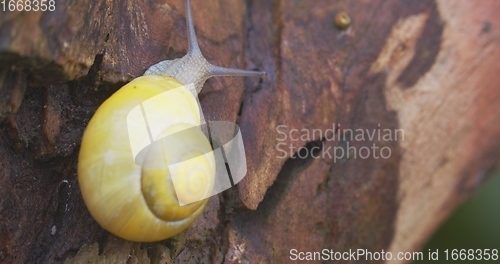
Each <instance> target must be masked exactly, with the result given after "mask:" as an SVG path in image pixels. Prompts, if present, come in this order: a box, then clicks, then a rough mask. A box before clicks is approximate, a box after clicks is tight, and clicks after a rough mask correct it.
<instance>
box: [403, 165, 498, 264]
mask: <svg viewBox="0 0 500 264" xmlns="http://www.w3.org/2000/svg"><path fill="white" fill-rule="evenodd" d="M429 249H430V250H431V251H435V250H436V249H439V260H438V261H432V260H428V252H429ZM446 249H448V256H449V258H451V250H452V249H497V250H498V251H500V171H497V172H496V173H495V175H494V176H493V177H492V178H491V179H489V180H488V182H486V183H485V184H484V185H483V186H482V187H481V188H480V189H479V190H478V191H477V192H476V193H475V194H474V195H473V197H471V199H470V200H468V201H467V202H465V203H464V204H462V205H461V206H460V207H459V208H458V209H457V210H456V211H455V212H454V213H453V215H451V216H450V218H449V219H448V220H447V221H446V222H445V223H443V225H442V226H441V227H440V228H439V229H438V230H437V231H436V233H435V234H434V235H433V237H432V238H431V240H430V241H429V242H428V243H427V245H426V246H425V247H424V249H423V250H422V252H423V253H424V260H422V261H414V262H413V263H414V264H425V263H443V262H444V263H500V252H499V253H498V254H499V258H498V260H496V261H495V260H490V261H485V260H482V261H468V260H467V261H460V260H458V261H451V260H449V261H447V262H446V261H445V253H444V250H446Z"/></svg>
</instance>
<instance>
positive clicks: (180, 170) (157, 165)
mask: <svg viewBox="0 0 500 264" xmlns="http://www.w3.org/2000/svg"><path fill="white" fill-rule="evenodd" d="M189 5H190V4H189V0H186V11H187V12H186V19H187V25H188V26H187V28H188V40H189V41H188V42H189V50H188V54H187V55H186V56H184V57H183V58H181V59H176V60H170V61H162V62H160V63H157V64H155V65H153V66H151V67H150V68H149V69H148V70H147V71H146V72H145V75H144V76H141V77H138V78H136V79H134V80H132V81H131V82H130V83H128V84H126V85H125V86H123V87H122V88H120V89H119V90H118V91H117V92H116V93H114V94H113V95H112V96H111V97H110V98H108V99H107V100H106V101H105V102H104V103H103V104H102V105H101V106H100V107H99V108H98V109H97V111H96V112H95V114H94V116H93V117H92V118H91V120H90V121H89V124H88V126H87V128H86V130H85V132H84V135H83V139H82V145H81V149H80V153H79V159H78V182H79V185H80V188H81V192H82V196H83V200H84V201H85V204H86V205H87V208H88V209H89V212H90V213H91V215H92V216H93V217H94V219H95V220H96V221H97V222H98V223H99V224H100V225H101V226H102V227H103V228H104V229H106V230H108V231H109V232H111V233H113V234H114V235H116V236H119V237H121V238H124V239H127V240H131V241H138V242H149V241H158V240H163V239H166V238H169V237H171V236H174V235H176V234H178V233H179V232H181V231H182V230H184V229H186V228H187V227H188V226H189V225H190V224H191V223H192V222H193V221H194V220H195V219H196V218H197V217H198V216H199V215H200V214H201V213H202V212H203V209H204V208H205V206H206V203H207V200H208V199H207V197H209V196H210V193H211V189H212V188H213V184H214V180H215V171H216V168H215V164H216V163H215V159H214V156H213V154H212V149H211V144H210V142H209V140H208V139H207V137H206V136H205V134H204V133H203V131H202V130H201V129H200V125H201V123H202V122H201V120H202V114H201V110H200V106H199V103H198V101H197V98H196V93H198V92H199V91H200V90H201V88H202V86H203V84H204V82H205V81H206V80H207V79H208V78H210V77H212V76H259V75H263V74H264V73H263V72H256V71H245V70H238V69H229V68H222V67H218V66H214V65H211V64H210V63H208V61H206V59H205V58H204V57H203V55H202V54H201V51H200V49H199V47H198V43H197V41H196V36H195V34H194V27H193V23H192V16H191V10H190V6H189ZM190 84H192V85H190ZM174 187H175V188H174Z"/></svg>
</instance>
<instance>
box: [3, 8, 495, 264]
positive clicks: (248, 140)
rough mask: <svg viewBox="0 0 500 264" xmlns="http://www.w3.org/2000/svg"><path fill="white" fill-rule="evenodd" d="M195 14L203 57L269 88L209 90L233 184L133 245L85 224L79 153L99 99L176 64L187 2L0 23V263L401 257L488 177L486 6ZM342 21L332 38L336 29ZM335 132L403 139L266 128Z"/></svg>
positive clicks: (232, 83) (491, 124)
mask: <svg viewBox="0 0 500 264" xmlns="http://www.w3.org/2000/svg"><path fill="white" fill-rule="evenodd" d="M192 6H193V9H194V11H193V12H194V13H193V14H194V20H195V26H196V29H197V35H198V38H199V40H200V42H201V43H200V46H201V49H202V50H203V52H204V54H205V55H206V56H207V57H208V59H209V61H211V62H213V63H214V64H218V65H224V66H228V67H229V66H230V67H240V68H245V67H246V68H258V69H262V70H266V71H267V72H268V75H267V77H266V78H264V79H263V80H258V79H255V78H247V79H246V80H244V79H242V78H217V79H213V80H210V81H208V82H207V84H206V86H205V89H204V91H203V92H202V93H201V94H200V99H201V101H202V106H203V107H204V112H205V115H206V117H207V118H208V119H211V120H229V121H235V122H238V123H239V125H240V126H241V129H242V133H243V137H244V141H245V149H246V154H247V161H248V174H247V176H246V178H245V179H244V180H243V182H241V183H240V184H239V185H238V188H234V189H231V190H228V191H227V192H225V193H223V194H222V195H220V196H218V197H213V198H211V200H210V203H209V206H208V208H207V210H206V212H205V213H204V215H203V216H202V217H201V218H200V219H199V220H198V221H197V222H196V223H195V224H194V225H193V226H192V227H191V228H189V229H188V230H186V231H185V232H183V233H182V234H180V235H178V236H176V237H175V238H173V239H169V240H167V241H164V242H160V243H148V244H137V243H131V242H127V241H123V240H121V239H119V238H116V237H114V236H112V235H110V234H108V233H107V232H106V231H104V230H102V229H101V228H100V227H99V226H98V225H97V224H96V222H95V221H94V220H93V219H92V218H91V217H90V215H89V213H88V211H87V209H86V208H85V205H84V203H83V200H82V199H81V195H80V191H79V188H78V183H77V179H76V164H77V156H78V149H79V144H80V139H81V136H82V133H83V131H84V129H85V125H86V123H87V122H88V120H89V119H90V117H91V116H92V114H93V112H94V111H95V109H96V108H97V107H98V105H99V104H101V103H102V102H103V101H104V100H105V99H106V98H107V97H109V96H110V95H111V94H112V93H113V92H114V91H116V90H117V89H118V88H119V87H120V86H121V85H123V83H125V82H127V81H129V80H131V79H132V78H134V77H136V76H139V75H141V74H142V72H143V71H144V70H145V69H146V68H147V67H148V66H149V65H151V64H153V63H156V62H157V61H160V60H163V59H166V58H175V57H179V56H182V55H183V54H184V53H185V50H186V47H187V41H186V37H185V23H184V10H185V8H184V1H181V0H162V1H160V0H158V1H102V0H97V1H90V0H82V1H57V8H56V11H54V12H46V13H41V12H39V13H33V12H32V13H26V12H24V13H19V12H14V13H12V12H3V13H0V85H1V87H0V94H1V95H2V97H1V99H0V120H1V122H2V123H1V135H2V136H1V137H0V261H4V262H6V263H13V262H52V261H55V262H63V261H67V262H68V263H86V262H87V261H91V262H95V261H100V262H104V263H106V262H108V263H116V262H125V261H128V262H130V263H145V262H147V261H151V262H152V263H156V262H162V263H163V262H172V260H174V261H176V262H182V261H193V260H194V261H198V262H217V263H218V262H226V263H259V262H261V263H264V262H270V261H271V262H276V263H280V262H282V261H286V260H288V258H289V250H290V249H291V248H296V249H298V250H300V251H314V250H316V251H317V250H321V249H322V248H331V249H333V250H336V251H347V250H349V249H358V248H365V249H369V250H371V251H380V250H382V249H384V250H386V251H387V250H390V251H392V252H398V251H414V250H419V248H420V247H421V246H422V244H423V242H425V239H426V238H428V236H429V235H430V234H431V232H432V231H433V230H434V229H435V227H436V226H437V225H438V224H439V223H440V221H442V220H443V219H444V218H445V217H446V216H447V215H448V214H449V213H450V211H451V210H452V209H453V208H454V207H455V206H456V205H457V204H458V203H459V202H461V201H462V200H463V199H464V198H466V197H467V196H468V195H470V193H472V191H473V190H475V189H476V188H477V187H478V186H479V185H480V184H481V183H482V182H483V181H484V180H485V179H486V178H487V177H488V175H490V172H491V170H492V169H493V168H494V167H495V166H496V165H498V162H499V160H500V142H499V140H498V139H499V138H500V120H499V117H500V108H499V107H498V105H499V104H500V87H499V83H500V75H498V73H499V72H500V62H499V59H500V43H499V41H500V17H499V16H498V15H497V12H498V10H500V2H498V1H495V0H490V1H487V0H484V1H481V3H476V2H475V1H447V0H436V1H433V0H422V1H410V0H407V1H395V0H394V1H393V0H388V1H386V0H384V1H347V0H344V1H326V0H318V1H292V0H290V1H288V0H287V1H260V0H259V1H242V0H239V1H229V0H209V1H201V0H193V1H192ZM341 11H345V12H346V13H348V14H349V15H350V16H351V19H352V23H351V26H350V27H349V28H348V29H347V30H340V29H338V28H336V27H335V25H334V19H333V18H334V16H335V14H337V13H338V12H341ZM338 124H340V128H337V131H336V133H337V134H338V135H342V134H341V132H342V130H341V129H344V128H351V129H358V128H361V129H368V130H370V131H374V130H377V129H391V130H397V129H402V130H403V131H404V140H392V141H391V140H373V141H355V142H350V141H344V140H328V138H329V137H331V135H329V134H326V135H325V134H324V135H322V136H318V135H317V134H316V135H315V136H311V137H308V138H302V139H299V140H292V139H291V138H290V137H288V138H287V139H286V140H280V138H281V137H282V136H281V135H280V134H279V133H278V131H277V126H279V125H286V126H287V127H286V129H283V130H282V131H285V133H289V131H290V130H291V129H293V128H297V129H307V130H309V131H311V130H312V129H321V130H323V131H327V129H332V127H334V128H335V126H336V125H338ZM331 132H333V130H332V131H331ZM279 143H284V145H285V146H286V147H287V148H288V147H294V148H295V149H298V148H300V147H305V148H304V149H303V150H302V151H314V153H315V154H320V153H322V151H325V150H328V149H332V151H330V153H331V154H332V155H333V149H335V148H336V149H337V150H340V149H342V150H345V151H349V147H353V146H354V147H356V148H357V149H360V148H362V147H364V146H366V147H370V146H372V144H376V145H377V146H378V147H384V146H385V147H388V148H389V149H390V150H391V156H390V157H389V158H387V159H381V158H378V159H377V158H375V157H373V156H370V157H369V158H367V159H360V158H350V159H347V158H342V159H335V157H331V158H330V157H328V156H323V157H322V158H318V159H315V158H312V157H311V156H309V157H307V158H291V156H292V155H291V154H294V153H291V154H289V155H287V156H286V157H284V158H280V157H279V156H281V154H282V153H281V152H279V151H278V147H277V146H278V144H279ZM280 146H283V145H280ZM315 147H319V148H321V149H319V150H318V149H317V148H315ZM299 154H300V153H299ZM353 262H354V261H353Z"/></svg>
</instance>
